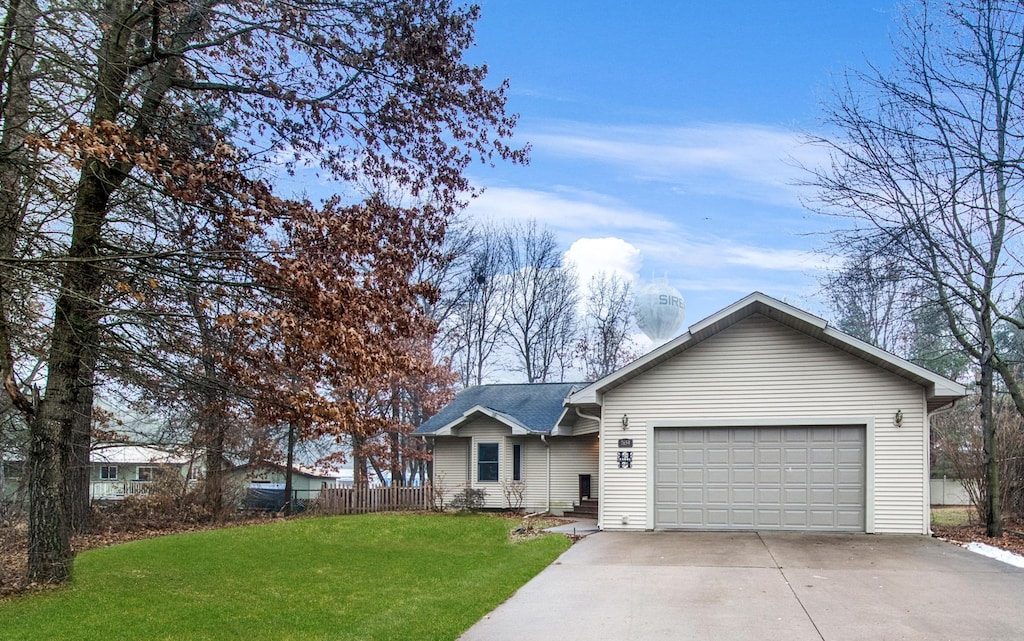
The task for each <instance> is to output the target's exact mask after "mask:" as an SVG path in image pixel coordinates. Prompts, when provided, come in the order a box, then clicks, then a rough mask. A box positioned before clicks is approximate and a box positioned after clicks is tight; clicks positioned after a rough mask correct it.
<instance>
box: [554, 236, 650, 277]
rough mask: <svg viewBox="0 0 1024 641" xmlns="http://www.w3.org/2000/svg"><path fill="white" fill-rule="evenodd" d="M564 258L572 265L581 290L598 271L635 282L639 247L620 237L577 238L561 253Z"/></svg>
mask: <svg viewBox="0 0 1024 641" xmlns="http://www.w3.org/2000/svg"><path fill="white" fill-rule="evenodd" d="M565 258H566V260H568V261H570V262H572V263H573V264H574V265H575V266H576V275H577V276H578V277H579V282H580V288H581V289H585V288H586V287H587V286H588V284H589V283H590V279H591V278H592V277H593V276H595V275H596V274H598V273H600V272H607V273H610V274H616V275H618V276H619V277H621V278H624V279H626V280H627V281H630V282H635V281H636V280H637V277H638V276H639V272H640V262H641V259H640V250H639V249H637V248H636V247H634V246H633V245H632V244H630V243H628V242H626V241H625V240H622V239H621V238H615V237H608V238H580V239H579V240H577V241H576V242H574V243H573V244H572V245H571V246H570V247H569V250H568V251H566V252H565Z"/></svg>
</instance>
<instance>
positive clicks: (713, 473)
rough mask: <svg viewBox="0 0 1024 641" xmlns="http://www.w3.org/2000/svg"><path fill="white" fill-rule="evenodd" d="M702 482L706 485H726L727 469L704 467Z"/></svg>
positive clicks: (727, 478)
mask: <svg viewBox="0 0 1024 641" xmlns="http://www.w3.org/2000/svg"><path fill="white" fill-rule="evenodd" d="M704 480H705V483H707V484H708V485H728V484H729V468H728V467H706V468H704Z"/></svg>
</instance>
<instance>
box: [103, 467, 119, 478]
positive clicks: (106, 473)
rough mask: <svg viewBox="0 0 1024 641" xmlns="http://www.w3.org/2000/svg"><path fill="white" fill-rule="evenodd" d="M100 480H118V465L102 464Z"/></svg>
mask: <svg viewBox="0 0 1024 641" xmlns="http://www.w3.org/2000/svg"><path fill="white" fill-rule="evenodd" d="M100 480H101V481H116V480H117V466H116V465H102V466H100Z"/></svg>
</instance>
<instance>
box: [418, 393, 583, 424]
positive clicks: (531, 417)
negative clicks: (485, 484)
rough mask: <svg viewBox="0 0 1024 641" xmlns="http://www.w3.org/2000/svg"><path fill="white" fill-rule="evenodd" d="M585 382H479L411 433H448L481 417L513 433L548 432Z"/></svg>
mask: <svg viewBox="0 0 1024 641" xmlns="http://www.w3.org/2000/svg"><path fill="white" fill-rule="evenodd" d="M584 386H586V383H533V384H517V385H478V386H476V387H469V388H467V389H464V390H462V391H461V392H459V394H458V395H457V396H456V397H455V399H454V400H452V402H451V403H449V404H448V405H447V406H445V408H444V409H442V410H441V411H440V412H438V413H437V414H435V415H434V416H433V417H431V418H430V419H428V420H427V421H425V422H424V423H423V424H422V425H420V426H419V427H418V428H416V431H415V432H413V433H414V434H432V435H434V436H450V435H452V430H455V429H458V428H459V427H461V426H462V425H464V424H465V423H467V422H468V421H470V420H473V419H474V418H478V417H480V416H489V417H490V418H493V419H495V420H497V421H499V422H501V423H504V424H505V425H507V426H508V427H509V428H510V429H511V430H512V433H513V434H550V433H551V430H552V428H554V426H555V423H556V422H557V421H558V418H559V416H561V414H562V410H563V409H564V408H563V403H564V402H565V399H566V397H567V396H569V394H571V393H573V392H574V391H576V390H578V389H580V388H582V387H584Z"/></svg>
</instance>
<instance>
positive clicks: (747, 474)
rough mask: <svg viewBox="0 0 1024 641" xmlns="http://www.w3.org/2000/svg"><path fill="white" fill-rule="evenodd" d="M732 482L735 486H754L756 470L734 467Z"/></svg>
mask: <svg viewBox="0 0 1024 641" xmlns="http://www.w3.org/2000/svg"><path fill="white" fill-rule="evenodd" d="M732 482H733V485H753V484H754V468H752V467H734V468H732Z"/></svg>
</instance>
